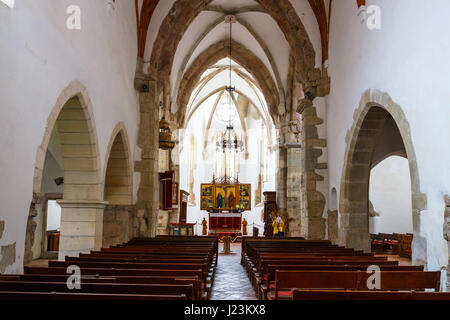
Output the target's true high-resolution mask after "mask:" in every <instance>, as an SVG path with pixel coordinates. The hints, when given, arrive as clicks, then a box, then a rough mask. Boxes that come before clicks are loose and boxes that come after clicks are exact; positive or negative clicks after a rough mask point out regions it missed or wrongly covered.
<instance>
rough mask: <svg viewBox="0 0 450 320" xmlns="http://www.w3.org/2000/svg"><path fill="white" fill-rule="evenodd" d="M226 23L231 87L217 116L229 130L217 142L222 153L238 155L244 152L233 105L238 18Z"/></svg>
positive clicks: (229, 17) (229, 19)
mask: <svg viewBox="0 0 450 320" xmlns="http://www.w3.org/2000/svg"><path fill="white" fill-rule="evenodd" d="M225 22H226V23H229V24H230V68H229V74H230V83H229V86H228V87H227V88H226V90H227V92H228V96H227V98H228V99H227V102H225V103H222V104H221V105H220V106H219V107H218V109H217V111H216V112H217V115H218V116H219V118H220V119H221V120H222V121H223V122H225V123H226V124H227V128H226V130H225V132H224V133H223V134H222V139H221V140H219V141H217V144H216V146H217V150H218V151H219V150H220V149H222V151H223V152H224V153H225V151H226V150H229V151H233V150H234V151H235V152H236V153H237V152H239V151H242V150H243V143H242V140H240V139H238V137H237V135H236V132H235V131H234V127H233V122H234V118H235V117H236V109H235V107H234V106H233V103H232V96H233V92H234V91H235V90H236V89H235V87H233V86H232V79H231V73H232V67H231V61H232V53H233V48H232V45H233V42H232V32H233V23H235V22H236V17H235V16H234V15H227V16H226V17H225Z"/></svg>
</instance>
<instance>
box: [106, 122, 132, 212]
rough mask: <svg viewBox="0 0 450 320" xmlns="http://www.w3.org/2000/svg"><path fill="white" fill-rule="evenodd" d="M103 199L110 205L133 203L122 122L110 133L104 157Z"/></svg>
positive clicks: (127, 153)
mask: <svg viewBox="0 0 450 320" xmlns="http://www.w3.org/2000/svg"><path fill="white" fill-rule="evenodd" d="M103 176H104V180H103V181H104V185H105V192H104V197H105V201H108V203H109V204H110V205H131V204H132V203H133V174H132V163H131V151H130V143H129V140H128V133H127V130H126V127H125V125H124V123H123V122H119V123H118V124H117V125H116V127H115V128H114V130H113V133H112V135H111V138H110V141H109V144H108V151H107V153H106V157H105V169H104V174H103Z"/></svg>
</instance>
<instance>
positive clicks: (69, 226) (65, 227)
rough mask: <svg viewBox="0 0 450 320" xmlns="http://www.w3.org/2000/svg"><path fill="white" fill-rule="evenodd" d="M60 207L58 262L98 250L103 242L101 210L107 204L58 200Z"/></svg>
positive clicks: (92, 201) (103, 202)
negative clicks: (81, 253) (67, 257)
mask: <svg viewBox="0 0 450 320" xmlns="http://www.w3.org/2000/svg"><path fill="white" fill-rule="evenodd" d="M57 202H58V204H59V205H60V206H61V235H60V241H59V243H60V247H59V256H58V258H59V260H64V258H65V256H77V255H78V254H79V253H80V252H83V253H84V252H86V253H89V252H90V251H91V250H100V249H101V247H102V242H103V210H104V209H105V207H106V205H107V204H108V202H105V201H95V200H91V201H89V200H58V201H57Z"/></svg>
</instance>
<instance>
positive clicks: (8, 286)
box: [0, 281, 194, 300]
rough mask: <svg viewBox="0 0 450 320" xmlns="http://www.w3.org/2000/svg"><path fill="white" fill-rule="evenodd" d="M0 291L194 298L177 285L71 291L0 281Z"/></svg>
mask: <svg viewBox="0 0 450 320" xmlns="http://www.w3.org/2000/svg"><path fill="white" fill-rule="evenodd" d="M0 291H3V292H6V291H11V292H68V293H70V292H76V293H99V294H143V295H186V298H187V300H192V299H193V298H194V289H193V286H192V285H178V284H177V285H172V284H123V283H82V284H81V287H80V289H73V290H71V289H69V288H68V286H67V284H66V283H61V282H34V281H0Z"/></svg>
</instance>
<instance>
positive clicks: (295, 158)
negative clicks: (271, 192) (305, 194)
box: [277, 120, 302, 237]
mask: <svg viewBox="0 0 450 320" xmlns="http://www.w3.org/2000/svg"><path fill="white" fill-rule="evenodd" d="M299 134H300V123H299V122H298V121H296V120H294V121H289V120H286V121H285V122H284V123H282V124H281V128H280V146H279V159H278V164H279V167H278V170H279V171H278V175H277V204H278V208H279V209H280V212H281V215H282V216H285V220H286V231H287V233H288V235H289V236H291V237H299V236H301V223H302V222H301V199H300V194H301V190H300V186H301V163H302V155H301V145H300V139H299V138H300V135H299Z"/></svg>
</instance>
